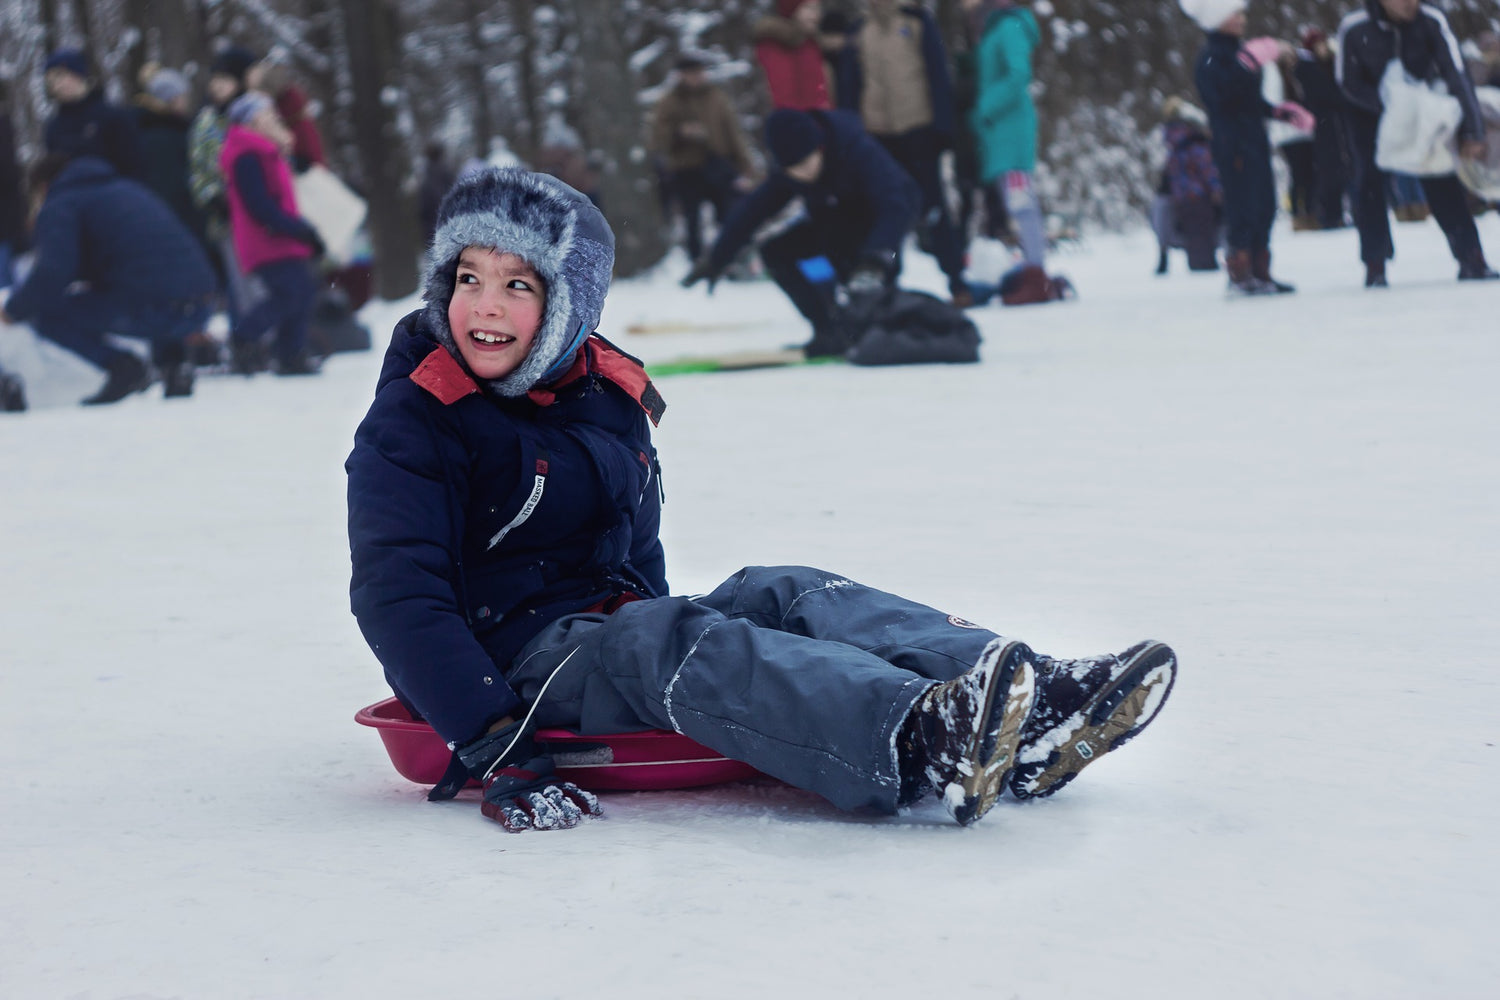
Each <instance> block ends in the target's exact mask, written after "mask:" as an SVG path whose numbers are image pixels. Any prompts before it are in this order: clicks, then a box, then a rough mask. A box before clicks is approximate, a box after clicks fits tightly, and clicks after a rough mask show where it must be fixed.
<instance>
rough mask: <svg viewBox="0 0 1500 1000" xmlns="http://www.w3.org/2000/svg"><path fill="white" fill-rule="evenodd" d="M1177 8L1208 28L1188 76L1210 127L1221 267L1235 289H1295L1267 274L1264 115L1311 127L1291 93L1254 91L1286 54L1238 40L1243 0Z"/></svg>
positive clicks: (1270, 214) (1277, 45)
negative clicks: (1273, 96)
mask: <svg viewBox="0 0 1500 1000" xmlns="http://www.w3.org/2000/svg"><path fill="white" fill-rule="evenodd" d="M1181 4H1182V9H1183V11H1184V12H1186V13H1187V15H1188V16H1189V17H1191V18H1192V19H1193V20H1194V21H1195V22H1197V24H1198V26H1199V27H1201V28H1202V29H1203V30H1204V31H1205V32H1207V34H1208V38H1207V42H1206V44H1205V45H1204V48H1203V51H1202V53H1201V54H1200V55H1199V56H1198V64H1197V69H1196V71H1195V78H1196V80H1197V84H1198V93H1199V95H1200V96H1201V97H1202V98H1203V106H1204V109H1205V110H1206V111H1207V112H1208V122H1209V128H1210V130H1211V131H1212V133H1213V150H1214V164H1215V165H1216V166H1217V167H1218V168H1219V181H1220V183H1221V184H1222V185H1223V186H1224V221H1225V226H1226V228H1227V234H1226V239H1225V241H1226V242H1227V243H1228V253H1227V254H1226V256H1225V269H1226V270H1227V271H1228V272H1229V290H1230V292H1231V294H1238V295H1273V294H1277V293H1286V292H1292V291H1295V290H1296V289H1294V288H1293V287H1292V286H1291V285H1288V284H1285V283H1283V282H1280V281H1277V280H1276V279H1275V278H1273V277H1271V224H1272V223H1273V222H1274V221H1275V219H1276V178H1275V175H1274V174H1273V173H1272V169H1271V141H1270V139H1269V137H1268V136H1267V135H1266V119H1268V118H1274V119H1277V120H1280V121H1285V122H1288V123H1290V124H1292V125H1295V126H1296V127H1297V128H1299V129H1303V130H1311V129H1312V128H1313V127H1314V125H1315V124H1316V123H1315V121H1314V119H1313V116H1312V115H1311V114H1309V113H1308V111H1307V109H1305V108H1303V107H1302V106H1301V105H1299V104H1296V103H1294V102H1292V101H1283V102H1282V103H1280V104H1277V105H1276V106H1274V107H1273V106H1271V104H1269V103H1268V102H1267V101H1266V99H1265V98H1264V97H1263V96H1261V85H1262V75H1261V70H1262V67H1265V66H1268V65H1272V64H1274V63H1275V62H1276V61H1277V60H1278V59H1280V58H1281V57H1282V56H1283V55H1287V54H1290V53H1291V51H1292V49H1291V46H1290V45H1288V44H1287V43H1285V42H1281V41H1278V40H1276V39H1274V38H1254V39H1251V40H1249V41H1245V39H1244V34H1245V4H1244V0H1181Z"/></svg>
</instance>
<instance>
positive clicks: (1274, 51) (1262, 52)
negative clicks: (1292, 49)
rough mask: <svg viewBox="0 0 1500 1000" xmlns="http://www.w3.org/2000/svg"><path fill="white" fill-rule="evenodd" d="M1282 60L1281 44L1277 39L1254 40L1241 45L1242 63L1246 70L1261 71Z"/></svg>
mask: <svg viewBox="0 0 1500 1000" xmlns="http://www.w3.org/2000/svg"><path fill="white" fill-rule="evenodd" d="M1279 58H1281V42H1280V41H1279V40H1277V39H1275V38H1252V39H1250V40H1248V41H1246V42H1242V43H1240V62H1241V63H1242V64H1244V66H1245V68H1246V69H1260V68H1261V67H1262V66H1267V65H1270V64H1271V63H1273V62H1275V61H1276V60H1277V59H1279Z"/></svg>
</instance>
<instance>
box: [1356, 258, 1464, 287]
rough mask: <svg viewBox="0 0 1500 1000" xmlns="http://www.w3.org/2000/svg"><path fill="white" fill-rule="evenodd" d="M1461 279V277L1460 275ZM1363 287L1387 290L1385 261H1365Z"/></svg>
mask: <svg viewBox="0 0 1500 1000" xmlns="http://www.w3.org/2000/svg"><path fill="white" fill-rule="evenodd" d="M1460 277H1462V275H1460ZM1365 287H1366V288H1389V287H1390V285H1389V284H1388V283H1387V282H1386V280H1385V261H1383V260H1367V261H1365Z"/></svg>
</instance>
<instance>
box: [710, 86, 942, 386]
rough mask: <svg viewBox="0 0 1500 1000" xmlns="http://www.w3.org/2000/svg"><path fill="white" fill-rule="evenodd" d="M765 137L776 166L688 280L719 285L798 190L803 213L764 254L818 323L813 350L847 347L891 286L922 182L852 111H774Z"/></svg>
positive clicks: (833, 352)
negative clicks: (735, 260)
mask: <svg viewBox="0 0 1500 1000" xmlns="http://www.w3.org/2000/svg"><path fill="white" fill-rule="evenodd" d="M766 145H767V147H768V148H769V149H770V152H771V158H772V161H773V169H772V171H771V173H770V175H769V176H767V178H766V179H765V180H764V181H763V182H762V183H761V184H760V186H759V187H757V188H756V189H755V190H753V191H751V192H750V193H749V194H748V195H746V196H745V197H744V198H742V199H740V201H739V203H738V204H737V205H735V207H734V209H733V210H732V211H731V212H730V213H729V218H728V219H726V220H725V221H724V226H723V228H722V229H721V230H720V231H719V237H718V239H717V240H716V241H715V242H714V245H713V247H712V248H710V249H709V251H708V252H707V253H706V254H705V255H704V256H703V257H702V258H701V259H700V260H699V261H698V262H697V263H696V264H695V265H694V267H693V270H692V271H691V272H690V273H689V274H688V275H687V277H686V278H684V279H683V281H682V284H683V286H684V287H690V286H692V285H694V284H696V283H697V282H699V281H704V280H707V281H708V283H709V289H710V290H712V289H713V283H714V282H715V281H717V280H718V278H719V276H720V275H722V274H723V273H724V269H725V268H727V267H728V266H729V264H730V262H731V261H733V260H734V257H735V255H736V254H737V253H739V251H740V248H741V247H743V246H745V244H747V243H749V242H750V240H751V239H752V238H753V237H754V235H755V232H756V230H758V229H759V228H760V227H761V226H762V225H764V224H765V223H766V222H768V221H770V220H771V218H772V217H774V216H775V215H776V214H777V213H778V212H780V211H781V210H782V209H784V208H785V207H786V206H787V205H788V204H789V203H790V202H791V201H792V199H793V198H797V197H800V198H801V199H802V203H803V206H804V209H805V212H806V214H805V216H803V217H802V218H801V219H799V221H797V222H796V223H794V224H793V225H792V226H790V227H789V228H787V229H785V230H783V231H782V232H781V233H779V234H778V235H776V236H774V237H772V238H771V239H769V240H767V241H766V242H765V243H763V244H761V246H760V256H761V260H762V261H764V263H765V265H766V270H767V271H768V272H769V273H770V275H771V277H772V278H773V279H774V280H775V282H776V284H777V285H779V286H781V290H782V291H783V292H785V293H786V296H787V298H789V299H791V300H792V305H794V306H796V307H797V311H798V312H800V313H801V314H802V315H803V316H805V317H807V320H808V322H810V323H811V324H812V328H813V335H812V339H811V340H810V341H808V343H807V344H806V345H805V346H804V347H803V350H805V351H806V352H807V355H808V356H809V357H818V356H825V355H840V354H843V353H844V352H845V351H846V350H847V349H848V348H849V347H851V346H852V345H853V342H854V340H855V338H856V337H857V335H858V333H859V332H861V327H862V326H863V323H864V321H865V320H867V319H868V318H869V316H870V314H871V313H873V311H874V310H875V308H876V307H877V305H878V304H879V303H880V302H881V301H883V300H884V298H885V297H886V296H887V295H888V293H889V292H890V290H891V289H892V288H893V287H894V284H895V280H896V276H897V274H899V273H900V270H901V243H902V241H903V240H905V239H906V236H907V234H908V233H910V232H911V231H912V227H913V226H914V225H915V224H916V221H917V214H918V212H919V211H920V209H921V205H922V193H921V190H920V189H919V188H918V187H917V182H916V181H914V180H912V178H911V175H909V174H908V173H907V172H906V171H905V170H903V169H902V167H901V165H900V164H899V163H897V162H896V161H895V159H894V158H892V156H891V154H890V153H888V152H886V150H885V147H884V146H882V145H881V144H880V143H879V142H877V141H876V140H875V138H874V137H873V136H871V135H870V133H868V132H866V131H865V128H864V126H863V125H862V124H861V123H860V120H859V116H858V115H856V114H854V113H853V112H852V111H793V110H790V109H787V108H783V109H781V110H778V111H773V112H771V114H770V115H769V116H767V118H766ZM840 285H842V286H843V289H842V290H843V291H844V292H846V293H847V297H848V300H849V301H847V302H845V300H844V297H843V296H841V295H840V294H839V292H840V288H839V286H840Z"/></svg>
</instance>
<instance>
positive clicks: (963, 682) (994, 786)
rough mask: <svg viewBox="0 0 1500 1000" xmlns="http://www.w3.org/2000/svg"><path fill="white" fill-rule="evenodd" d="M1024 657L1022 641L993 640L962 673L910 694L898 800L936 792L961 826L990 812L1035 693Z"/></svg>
mask: <svg viewBox="0 0 1500 1000" xmlns="http://www.w3.org/2000/svg"><path fill="white" fill-rule="evenodd" d="M1031 659H1032V652H1031V649H1030V647H1028V646H1027V645H1026V644H1025V643H1023V642H1014V641H1011V640H1006V639H996V640H994V641H993V642H991V643H990V644H989V645H988V646H986V647H985V648H984V652H982V653H981V654H980V655H979V661H978V662H977V663H976V664H975V665H974V666H973V667H972V668H970V669H969V670H968V671H967V672H965V673H963V674H960V675H959V676H958V677H955V678H954V679H953V680H951V681H947V682H945V683H943V684H935V685H933V686H932V687H930V688H928V689H927V691H926V692H924V693H923V695H922V697H921V698H919V699H917V703H916V704H915V705H914V706H912V710H911V712H910V714H908V715H907V717H906V721H905V723H904V724H903V725H902V728H901V733H900V735H899V736H898V737H897V758H898V764H899V770H900V773H901V786H902V792H901V801H902V804H909V803H911V802H914V801H916V800H917V799H918V798H920V797H921V795H922V794H923V793H925V792H926V791H927V790H928V789H936V791H937V793H938V796H939V797H940V798H941V799H942V800H943V804H944V805H945V806H947V807H948V813H949V815H951V816H952V817H953V818H954V820H955V821H957V822H958V824H959V825H960V826H968V825H969V824H971V823H973V822H975V821H976V820H978V819H979V817H981V816H983V815H984V814H985V813H987V812H989V810H990V807H991V806H993V805H994V804H995V800H996V799H998V798H999V797H1000V794H1001V793H1002V792H1004V791H1005V782H1006V778H1007V777H1008V776H1009V774H1010V769H1011V768H1012V767H1013V766H1014V765H1015V762H1016V748H1017V746H1018V745H1019V743H1020V739H1021V731H1022V729H1023V728H1024V726H1025V724H1026V720H1027V717H1028V716H1029V715H1030V714H1031V706H1032V702H1033V700H1034V698H1035V696H1036V672H1035V669H1034V668H1033V667H1032V664H1031Z"/></svg>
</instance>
